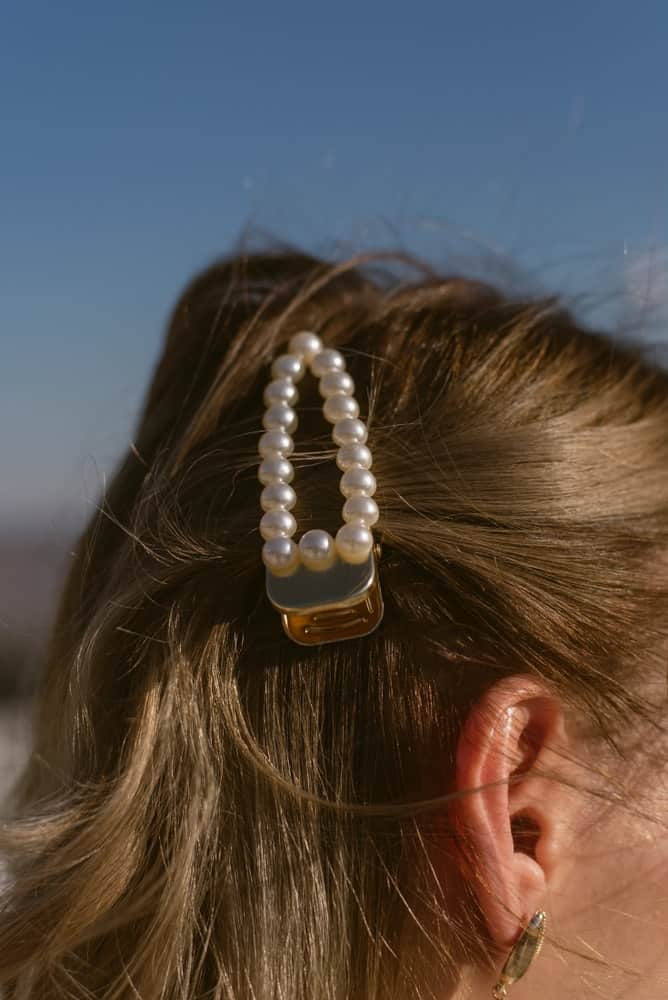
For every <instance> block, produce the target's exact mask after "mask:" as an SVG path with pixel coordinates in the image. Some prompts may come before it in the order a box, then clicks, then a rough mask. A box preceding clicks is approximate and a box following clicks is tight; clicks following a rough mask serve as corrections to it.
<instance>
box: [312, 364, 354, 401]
mask: <svg viewBox="0 0 668 1000" xmlns="http://www.w3.org/2000/svg"><path fill="white" fill-rule="evenodd" d="M318 389H319V390H320V395H321V396H324V397H325V399H327V397H328V396H336V395H337V394H338V393H343V394H344V395H347V396H352V394H353V393H354V391H355V383H354V382H353V377H352V375H349V374H348V372H341V371H336V370H334V371H330V372H325V374H324V375H323V376H322V378H321V379H320V381H319V382H318Z"/></svg>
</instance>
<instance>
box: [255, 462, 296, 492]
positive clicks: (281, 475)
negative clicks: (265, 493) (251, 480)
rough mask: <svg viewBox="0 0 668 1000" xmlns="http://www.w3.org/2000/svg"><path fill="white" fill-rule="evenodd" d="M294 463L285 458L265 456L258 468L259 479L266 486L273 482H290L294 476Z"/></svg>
mask: <svg viewBox="0 0 668 1000" xmlns="http://www.w3.org/2000/svg"><path fill="white" fill-rule="evenodd" d="M294 474H295V470H294V469H293V467H292V463H291V462H288V460H287V459H285V458H265V459H263V460H262V462H261V463H260V468H259V469H258V473H257V475H258V479H259V480H260V482H261V483H262V484H263V485H264V486H271V484H272V483H289V482H291V481H292V479H293V478H294Z"/></svg>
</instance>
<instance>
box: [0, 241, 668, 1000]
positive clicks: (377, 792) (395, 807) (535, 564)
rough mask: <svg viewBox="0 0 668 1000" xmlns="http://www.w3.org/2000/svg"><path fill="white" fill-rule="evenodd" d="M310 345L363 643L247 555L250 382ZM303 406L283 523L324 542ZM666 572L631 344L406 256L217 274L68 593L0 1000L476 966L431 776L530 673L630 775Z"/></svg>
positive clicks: (354, 978) (648, 706)
mask: <svg viewBox="0 0 668 1000" xmlns="http://www.w3.org/2000/svg"><path fill="white" fill-rule="evenodd" d="M299 329H315V330H317V331H318V332H319V333H320V334H321V335H322V336H323V339H325V340H326V341H327V343H328V344H331V345H334V346H338V347H341V348H343V349H344V350H345V353H346V358H347V362H348V369H349V370H350V372H351V374H352V375H353V377H354V379H355V383H356V385H357V387H358V390H357V395H358V399H359V400H360V403H361V407H362V414H363V416H365V417H366V418H367V422H368V426H369V435H370V444H371V446H372V449H373V454H374V471H375V472H376V475H377V479H378V491H377V494H376V499H377V501H378V505H379V507H380V511H381V519H380V521H379V523H378V525H377V528H376V531H375V534H376V537H377V538H378V539H379V540H380V543H381V545H382V554H381V558H380V563H379V565H380V573H381V582H382V587H383V594H384V599H385V605H386V607H385V617H384V620H383V622H382V623H381V626H380V627H379V629H378V630H377V631H376V632H374V633H373V634H371V635H369V636H366V637H364V638H363V639H360V640H356V641H354V642H350V641H349V642H342V643H333V644H330V645H326V646H322V647H313V648H307V647H299V646H296V645H295V644H293V643H291V642H290V641H289V640H288V639H287V638H286V637H285V636H284V635H283V632H282V629H281V625H280V619H279V616H278V614H277V613H276V612H275V611H274V610H273V609H272V608H271V607H270V606H269V604H268V602H267V599H266V596H265V593H264V568H263V566H262V562H261V558H260V550H261V539H260V537H259V533H258V522H259V517H260V509H259V488H260V487H259V484H258V480H257V461H258V459H257V455H256V448H257V440H258V436H259V434H260V433H261V431H262V428H261V417H262V411H263V404H262V389H263V387H264V385H265V384H266V379H267V370H268V369H267V365H268V362H269V361H270V359H271V358H272V357H273V355H274V354H275V352H276V351H277V350H279V349H280V348H281V347H283V346H284V344H285V342H286V341H287V339H288V338H289V336H290V335H291V334H292V333H294V332H296V331H297V330H299ZM311 381H312V380H311ZM303 385H304V390H303V392H302V402H301V403H300V406H299V427H298V429H297V432H296V435H295V440H296V447H297V452H296V454H295V456H294V463H295V467H296V479H295V484H296V486H297V493H298V497H299V501H298V506H297V509H296V511H295V514H296V516H297V520H298V522H299V525H300V531H301V530H306V529H307V528H309V527H313V526H317V527H325V528H327V529H328V530H330V531H335V530H336V528H337V527H338V524H339V518H340V504H341V497H340V495H339V493H338V476H339V473H338V470H337V469H336V467H335V464H334V462H333V461H332V458H333V451H332V448H331V444H330V443H329V441H330V439H329V427H328V426H326V425H325V423H324V421H323V420H322V416H321V412H320V401H319V397H318V393H317V389H316V387H315V386H314V385H312V384H311V385H310V386H309V384H307V382H306V381H305V382H304V383H303ZM667 550H668V375H667V374H666V373H665V372H663V371H662V370H660V368H659V367H658V366H656V365H655V364H653V363H652V362H651V361H650V360H649V359H648V358H647V357H646V356H644V353H643V350H642V349H641V347H640V346H638V345H634V344H632V343H624V342H623V341H622V340H621V339H617V340H613V339H612V338H610V337H609V336H606V335H604V334H601V333H598V332H593V331H591V330H588V329H585V328H583V327H582V326H581V325H578V323H577V322H576V321H575V320H574V318H573V317H572V316H571V315H569V314H568V313H567V312H566V311H565V310H564V309H563V308H561V307H560V304H559V302H558V301H557V300H556V299H548V300H546V299H541V300H537V301H514V300H509V299H507V298H505V297H504V296H503V295H501V294H500V293H499V292H498V291H496V290H495V289H493V288H492V287H489V286H488V285H486V284H483V283H480V282H474V281H471V280H467V279H465V278H461V277H452V276H450V277H448V276H446V277H443V276H440V275H438V274H437V273H435V272H434V271H433V270H431V269H430V268H428V267H427V266H426V265H423V264H420V263H418V262H416V261H412V260H410V259H408V258H401V257H399V256H398V255H374V256H372V257H369V258H359V259H355V260H351V261H346V262H345V263H343V264H339V265H333V264H328V263H325V262H322V261H320V260H317V259H314V258H312V257H310V256H307V255H303V254H299V253H295V252H291V251H289V250H284V251H275V252H266V253H252V254H251V253H248V254H243V253H241V254H238V255H235V256H232V257H230V258H228V259H224V260H222V261H220V262H218V263H216V264H214V265H213V266H212V267H210V268H209V269H208V270H206V272H204V273H203V274H201V275H200V276H198V277H197V278H196V279H195V280H194V281H193V282H192V284H190V286H189V287H188V288H187V289H186V291H185V293H184V294H183V296H182V297H181V299H180V301H179V302H178V304H177V306H176V309H175V311H174V314H173V317H172V320H171V323H170V326H169V331H168V334H167V338H166V344H165V348H164V352H163V355H162V357H161V359H160V362H159V364H158V366H157V369H156V372H155V375H154V378H153V381H152V384H151V386H150V389H149V391H148V394H147V398H146V401H145V406H144V410H143V414H142V416H141V420H140V423H139V427H138V430H137V436H136V439H135V441H134V443H133V445H132V447H131V449H130V450H129V451H128V454H127V455H126V457H125V458H124V459H123V461H122V462H121V464H120V467H119V469H118V471H117V473H116V475H115V477H114V479H113V482H112V483H111V484H110V486H109V488H108V490H107V493H106V495H105V497H104V499H103V502H102V504H101V506H100V510H99V512H98V513H96V515H95V516H94V517H93V519H92V521H91V524H90V525H89V527H88V529H87V530H86V532H85V534H84V536H83V538H82V539H81V541H80V543H79V545H78V548H77V551H76V558H75V560H74V564H73V566H72V570H71V573H70V575H69V579H68V581H67V586H66V588H65V592H64V595H63V598H62V605H61V609H60V615H59V618H58V622H57V626H56V628H55V631H54V634H53V640H52V646H51V650H50V656H49V661H48V665H47V670H46V673H45V677H44V682H43V689H42V693H41V699H40V702H39V717H38V721H37V730H36V744H35V749H34V753H33V755H32V758H31V760H30V763H29V766H28V768H27V771H26V774H25V776H24V778H23V780H22V782H21V784H20V786H19V788H18V790H17V794H16V815H15V818H14V819H13V820H12V821H8V822H6V823H5V824H4V827H3V832H2V838H1V844H0V846H2V848H3V849H4V850H5V851H6V852H7V853H8V855H9V858H10V861H11V865H12V883H11V886H10V888H9V889H8V891H7V893H6V896H5V906H4V909H3V911H2V914H1V915H0V982H2V983H5V984H6V988H7V990H8V991H9V992H8V996H10V997H14V998H19V997H31V998H36V997H40V998H46V997H56V996H57V997H64V996H66V997H73V998H74V997H76V998H84V997H92V996H95V997H101V998H105V1000H111V998H116V997H135V998H136V997H144V998H151V1000H156V998H176V997H188V998H204V997H207V998H221V1000H222V998H226V1000H241V998H244V1000H245V998H257V1000H269V998H279V997H281V998H286V997H289V998H290V1000H307V998H308V1000H335V998H337V1000H344V998H356V1000H357V998H360V1000H361V998H364V1000H389V998H394V1000H396V998H399V997H401V998H402V1000H409V998H418V997H424V996H426V995H428V990H429V985H428V983H429V978H430V976H431V975H432V974H433V975H434V977H435V978H434V980H433V981H434V982H435V981H437V980H438V978H439V977H440V981H442V980H443V977H444V976H449V977H452V980H453V981H454V979H455V978H456V975H457V968H458V964H459V960H460V959H459V956H460V955H461V954H462V952H463V950H465V951H467V952H470V951H471V949H472V948H475V947H476V946H477V945H476V942H477V941H478V940H480V941H481V942H482V945H483V946H484V940H483V938H482V937H481V936H480V934H479V925H478V921H477V916H476V913H475V907H474V905H473V902H472V900H471V899H470V898H468V897H467V896H466V892H465V890H464V888H462V887H461V886H457V888H456V891H455V882H454V881H453V882H452V883H450V882H449V881H448V879H445V880H437V879H435V873H434V870H433V866H432V863H431V859H430V849H429V848H430V844H433V843H434V841H435V839H436V838H438V839H439V843H440V844H441V845H442V844H443V842H444V839H443V838H446V837H448V836H450V835H451V831H450V830H449V829H448V826H447V822H446V821H445V816H444V811H443V808H442V806H443V803H444V802H447V798H448V792H449V788H448V784H447V781H446V782H444V779H443V775H442V774H441V773H440V772H439V771H437V770H436V769H435V768H434V766H433V761H434V760H439V761H443V760H453V755H454V750H455V742H456V739H457V735H458V733H459V730H460V727H461V724H462V721H463V719H464V717H465V715H466V713H467V711H468V709H469V707H470V706H471V704H472V703H473V702H474V701H475V699H477V698H478V697H479V696H480V694H481V693H482V692H483V691H485V690H486V689H487V688H488V687H489V685H490V684H491V683H492V682H493V681H494V680H495V679H497V678H499V677H501V676H503V675H506V674H512V673H516V672H530V673H533V674H536V675H539V676H541V677H542V678H544V679H545V680H546V681H547V683H548V684H549V685H550V686H551V687H553V688H554V690H555V692H557V693H558V695H559V696H560V697H561V698H562V699H563V702H564V704H565V705H566V706H568V708H569V710H572V712H573V713H574V715H575V716H577V718H578V720H579V721H580V724H581V729H582V734H583V739H591V740H594V739H595V740H598V741H599V743H600V744H601V746H602V747H604V746H605V744H607V745H608V746H609V747H610V748H611V751H612V752H613V753H617V754H619V755H620V756H622V755H624V753H625V746H626V742H627V739H626V737H627V736H629V735H630V734H633V733H637V732H638V730H639V727H640V726H641V724H646V723H652V722H653V719H654V716H655V712H654V709H655V706H653V705H652V703H651V702H650V701H648V700H646V699H645V697H644V696H643V694H642V692H641V685H640V683H639V677H640V675H641V671H642V672H644V674H645V675H646V676H647V677H650V676H658V675H660V674H661V671H662V670H663V668H664V662H663V661H664V649H665V641H666V637H667V632H668V600H667V598H668V578H667V574H666V572H665V570H662V566H663V565H664V564H663V563H662V562H661V555H662V554H664V553H665V552H666V551H667ZM439 807H440V808H439ZM452 878H453V880H454V879H455V875H454V874H453V875H452ZM429 995H431V994H429Z"/></svg>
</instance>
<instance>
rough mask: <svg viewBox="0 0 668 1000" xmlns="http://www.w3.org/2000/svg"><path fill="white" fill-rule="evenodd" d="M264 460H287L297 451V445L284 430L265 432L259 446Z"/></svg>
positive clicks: (258, 448)
mask: <svg viewBox="0 0 668 1000" xmlns="http://www.w3.org/2000/svg"><path fill="white" fill-rule="evenodd" d="M257 450H258V451H259V452H260V454H261V455H262V457H263V458H273V457H274V456H276V457H280V458H287V457H288V455H291V454H292V452H293V451H294V450H295V443H294V441H293V440H292V438H291V437H290V435H289V434H286V433H285V431H283V430H273V431H265V432H264V434H263V435H262V437H261V438H260V440H259V442H258V446H257Z"/></svg>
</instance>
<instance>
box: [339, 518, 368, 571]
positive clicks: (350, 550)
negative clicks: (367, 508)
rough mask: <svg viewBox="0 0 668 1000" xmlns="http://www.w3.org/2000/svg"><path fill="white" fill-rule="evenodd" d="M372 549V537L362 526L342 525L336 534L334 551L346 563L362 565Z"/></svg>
mask: <svg viewBox="0 0 668 1000" xmlns="http://www.w3.org/2000/svg"><path fill="white" fill-rule="evenodd" d="M372 547H373V535H372V534H371V532H370V531H369V529H368V528H366V527H365V526H364V525H363V524H344V525H343V527H341V528H339V530H338V531H337V533H336V550H337V552H338V553H339V555H340V557H341V559H343V561H344V562H347V563H363V562H364V560H365V559H366V558H367V557H368V555H369V553H370V552H371V549H372Z"/></svg>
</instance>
